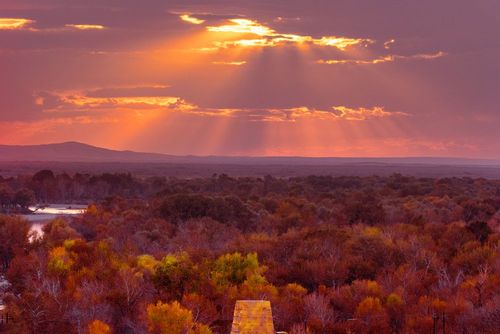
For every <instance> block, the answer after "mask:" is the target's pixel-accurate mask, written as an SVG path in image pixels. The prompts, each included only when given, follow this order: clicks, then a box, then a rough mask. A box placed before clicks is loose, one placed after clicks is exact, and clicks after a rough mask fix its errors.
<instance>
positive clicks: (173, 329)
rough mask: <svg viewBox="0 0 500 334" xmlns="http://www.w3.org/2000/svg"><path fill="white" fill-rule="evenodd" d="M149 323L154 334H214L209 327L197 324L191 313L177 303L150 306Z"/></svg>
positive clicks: (148, 311)
mask: <svg viewBox="0 0 500 334" xmlns="http://www.w3.org/2000/svg"><path fill="white" fill-rule="evenodd" d="M147 322H148V330H149V331H150V332H151V333H154V334H212V332H211V331H210V329H209V328H208V327H207V326H205V325H200V324H197V323H195V322H194V321H193V315H192V314H191V311H189V310H187V309H185V308H183V307H182V306H181V305H180V304H179V303H178V302H177V301H174V302H172V303H170V304H165V303H163V302H161V301H159V302H157V303H156V304H154V305H153V304H150V305H148V307H147Z"/></svg>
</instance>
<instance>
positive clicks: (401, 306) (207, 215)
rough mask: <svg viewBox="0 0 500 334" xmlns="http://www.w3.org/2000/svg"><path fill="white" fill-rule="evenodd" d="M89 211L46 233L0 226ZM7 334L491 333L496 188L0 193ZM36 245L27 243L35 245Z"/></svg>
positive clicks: (466, 181) (99, 182) (24, 188)
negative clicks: (241, 314) (239, 304)
mask: <svg viewBox="0 0 500 334" xmlns="http://www.w3.org/2000/svg"><path fill="white" fill-rule="evenodd" d="M58 202H64V203H85V204H89V209H88V211H87V212H86V213H85V214H84V215H83V216H81V217H77V218H72V219H66V220H63V219H55V220H53V221H51V222H50V223H48V224H47V225H46V226H45V228H44V231H45V234H44V235H43V237H40V238H38V239H36V238H33V237H32V236H30V233H29V223H28V222H26V221H24V220H22V219H20V218H16V217H14V216H13V215H7V213H11V214H12V213H16V212H22V211H23V210H26V208H27V206H29V205H30V204H33V203H38V204H40V203H58ZM0 206H1V210H2V211H3V212H4V213H5V215H3V216H0V257H1V259H0V261H1V269H2V271H3V272H4V274H5V276H6V277H7V279H8V281H9V283H10V286H9V287H8V288H7V293H6V295H5V298H4V301H5V303H6V306H7V309H8V311H9V313H10V314H11V315H12V317H13V319H14V322H12V323H10V324H9V326H7V327H4V328H3V330H4V331H5V332H6V333H41V334H43V333H51V334H53V333H68V334H71V333H78V334H80V333H92V334H97V333H99V334H102V333H155V334H188V333H189V334H209V333H220V334H226V333H229V329H230V325H231V321H232V316H233V308H234V304H235V301H236V300H238V299H266V300H270V301H271V303H272V306H273V315H274V324H275V327H276V329H277V330H282V331H287V332H288V333H292V334H306V333H309V334H320V333H339V334H340V333H426V334H427V333H433V329H434V328H435V329H436V330H438V331H440V332H441V330H442V326H443V323H444V325H445V330H446V333H464V334H472V333H478V334H479V333H485V334H488V333H489V334H493V333H498V329H499V328H500V293H499V291H500V255H499V248H500V181H494V180H485V179H472V178H441V179H432V178H414V177H405V176H402V175H393V176H390V177H377V176H373V177H329V176H310V177H300V178H287V179H280V178H274V177H265V178H231V177H229V176H227V175H214V176H213V177H211V178H200V179H176V178H160V177H155V178H147V179H138V178H135V177H133V176H131V175H128V174H103V175H85V174H74V175H67V174H61V175H54V173H52V172H51V171H48V170H45V171H41V172H38V173H36V174H35V175H33V176H19V177H14V178H5V179H4V178H1V179H0ZM30 240H31V241H30Z"/></svg>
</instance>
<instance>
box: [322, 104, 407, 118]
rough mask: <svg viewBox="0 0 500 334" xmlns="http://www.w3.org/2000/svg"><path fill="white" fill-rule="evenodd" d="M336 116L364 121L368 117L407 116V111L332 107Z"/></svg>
mask: <svg viewBox="0 0 500 334" xmlns="http://www.w3.org/2000/svg"><path fill="white" fill-rule="evenodd" d="M332 109H333V110H334V114H335V115H336V117H338V118H341V119H345V120H349V121H364V120H367V119H370V118H383V117H391V116H408V114H407V113H404V112H400V111H393V112H389V111H386V110H385V109H384V107H373V108H349V107H346V106H335V107H332Z"/></svg>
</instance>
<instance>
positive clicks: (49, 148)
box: [0, 142, 500, 166]
mask: <svg viewBox="0 0 500 334" xmlns="http://www.w3.org/2000/svg"><path fill="white" fill-rule="evenodd" d="M28 161H29V162H86V163H111V162H113V163H182V164H191V163H194V164H226V165H283V166H287V165H295V166H330V165H332V166H333V165H335V166H341V165H356V166H361V165H371V166H384V165H441V166H500V160H488V159H465V158H439V157H437V158H436V157H407V158H335V157H325V158H310V157H242V156H240V157H238V156H204V157H202V156H175V155H167V154H159V153H143V152H133V151H117V150H110V149H106V148H101V147H95V146H91V145H87V144H82V143H78V142H66V143H58V144H45V145H0V162H28Z"/></svg>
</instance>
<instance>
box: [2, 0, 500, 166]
mask: <svg viewBox="0 0 500 334" xmlns="http://www.w3.org/2000/svg"><path fill="white" fill-rule="evenodd" d="M499 33H500V1H498V0H475V1H471V0H440V1H435V0H433V1H431V0H419V1H402V0H377V1H374V0H342V1H339V0H301V1H298V0H245V1H242V0H219V1H209V0H182V1H180V0H179V1H170V0H163V1H160V0H144V1H139V0H113V1H106V0H71V1H69V0H65V1H64V0H0V144H39V143H54V142H64V141H80V142H85V143H88V144H92V145H96V146H101V147H108V148H114V149H131V150H138V151H148V152H161V153H168V154H179V155H184V154H196V155H280V156H291V155H293V156H444V157H450V156H453V157H474V158H500V36H499Z"/></svg>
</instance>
